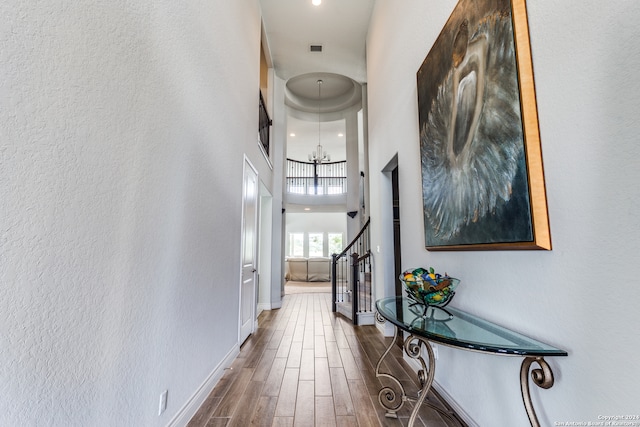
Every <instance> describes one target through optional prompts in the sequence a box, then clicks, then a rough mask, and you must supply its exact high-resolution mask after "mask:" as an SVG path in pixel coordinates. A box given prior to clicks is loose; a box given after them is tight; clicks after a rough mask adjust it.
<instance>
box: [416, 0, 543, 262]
mask: <svg viewBox="0 0 640 427" xmlns="http://www.w3.org/2000/svg"><path fill="white" fill-rule="evenodd" d="M417 84H418V111H419V121H420V154H421V155H420V157H421V168H422V189H423V209H424V225H425V246H426V248H427V249H428V250H510V249H541V250H551V233H550V227H549V218H548V209H547V198H546V190H545V180H544V168H543V163H542V149H541V143H540V131H539V127H538V113H537V105H536V95H535V84H534V78H533V64H532V59H531V48H530V40H529V28H528V22H527V11H526V3H525V0H511V1H509V0H460V1H459V2H458V4H457V5H456V7H455V9H454V10H453V12H452V14H451V16H450V17H449V19H448V21H447V23H446V24H445V26H444V28H443V30H442V32H441V33H440V35H439V36H438V38H437V39H436V42H435V43H434V45H433V47H432V48H431V50H430V52H429V54H428V55H427V57H426V58H425V60H424V62H423V63H422V65H421V67H420V69H419V70H418V72H417Z"/></svg>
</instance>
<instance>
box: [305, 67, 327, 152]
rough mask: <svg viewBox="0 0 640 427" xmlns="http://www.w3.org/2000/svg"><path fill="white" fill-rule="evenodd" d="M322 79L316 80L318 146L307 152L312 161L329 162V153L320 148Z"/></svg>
mask: <svg viewBox="0 0 640 427" xmlns="http://www.w3.org/2000/svg"><path fill="white" fill-rule="evenodd" d="M321 88H322V80H320V79H319V80H318V146H317V147H316V150H315V151H314V152H312V153H311V154H309V161H310V162H313V163H322V162H323V161H324V162H330V161H331V155H329V154H327V152H326V151H324V150H323V149H322V144H321V143H320V104H321V101H322V91H321Z"/></svg>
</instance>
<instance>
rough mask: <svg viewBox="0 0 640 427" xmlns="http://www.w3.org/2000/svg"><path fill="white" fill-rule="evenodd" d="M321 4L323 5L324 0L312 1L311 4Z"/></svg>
mask: <svg viewBox="0 0 640 427" xmlns="http://www.w3.org/2000/svg"><path fill="white" fill-rule="evenodd" d="M320 3H322V0H311V4H313V5H314V6H320Z"/></svg>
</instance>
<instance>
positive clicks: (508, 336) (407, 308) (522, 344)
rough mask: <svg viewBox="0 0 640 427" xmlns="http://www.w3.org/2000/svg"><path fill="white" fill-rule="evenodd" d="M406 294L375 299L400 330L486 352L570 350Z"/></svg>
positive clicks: (551, 353) (552, 353)
mask: <svg viewBox="0 0 640 427" xmlns="http://www.w3.org/2000/svg"><path fill="white" fill-rule="evenodd" d="M425 308H426V306H425V305H423V304H419V303H416V302H414V301H412V300H410V299H408V298H406V297H389V298H383V299H380V300H378V301H376V309H377V310H378V313H380V315H381V316H382V317H384V318H385V319H386V320H388V321H389V322H391V323H393V324H394V325H396V326H398V327H399V328H400V329H402V330H405V331H407V332H411V333H412V334H414V335H419V336H421V337H424V338H426V339H428V340H430V341H435V342H438V343H441V344H445V345H449V346H452V347H458V348H463V349H467V350H475V351H481V352H486V353H497V354H503V355H518V356H566V355H567V352H566V351H564V350H560V349H558V348H555V347H553V346H550V345H548V344H545V343H543V342H540V341H537V340H534V339H532V338H529V337H527V336H525V335H522V334H519V333H517V332H513V331H510V330H509V329H507V328H504V327H502V326H499V325H496V324H494V323H491V322H488V321H486V320H484V319H481V318H479V317H476V316H473V315H471V314H469V313H466V312H464V311H462V310H460V309H456V308H453V307H448V306H447V307H446V308H444V309H441V308H438V307H429V308H427V309H426V311H425Z"/></svg>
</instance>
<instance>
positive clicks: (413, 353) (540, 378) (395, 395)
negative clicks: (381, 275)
mask: <svg viewBox="0 0 640 427" xmlns="http://www.w3.org/2000/svg"><path fill="white" fill-rule="evenodd" d="M376 321H377V322H379V323H384V322H385V321H386V320H385V318H384V317H382V316H381V315H380V313H378V312H376ZM400 331H401V328H399V327H398V326H395V327H394V334H393V340H392V341H391V343H390V344H389V346H388V347H387V349H386V351H385V352H384V353H383V354H382V356H380V359H379V360H378V363H377V365H376V377H377V378H387V379H389V380H391V382H392V383H393V384H394V386H395V388H394V387H392V386H384V387H383V388H382V389H381V390H380V392H379V393H378V402H379V403H380V405H381V406H382V407H383V408H385V410H386V414H385V416H386V417H388V418H398V412H399V411H400V409H401V408H402V407H403V406H404V404H405V402H407V401H411V402H415V405H414V408H413V410H412V411H411V416H410V418H409V423H408V427H413V425H414V423H415V420H416V418H417V416H418V411H419V410H420V406H422V405H423V404H424V405H426V406H429V407H430V408H432V409H435V410H436V411H438V413H440V414H441V415H444V416H445V417H447V418H448V419H450V420H452V421H454V422H458V420H457V419H456V418H454V417H453V416H452V414H451V413H449V412H447V411H444V410H442V409H441V408H439V407H437V406H435V405H432V404H431V403H429V402H425V399H426V398H427V394H428V393H429V390H430V389H431V385H432V384H433V380H434V376H435V367H436V364H435V357H434V354H433V349H432V348H431V344H430V343H429V340H427V339H426V338H424V337H421V336H417V335H413V334H411V333H410V332H409V335H408V336H407V338H406V339H405V340H404V344H403V349H404V352H405V353H406V354H407V356H409V357H410V358H412V359H414V360H417V361H419V362H420V365H421V369H420V370H418V373H417V375H418V381H419V382H420V385H421V387H422V388H421V389H420V390H419V391H418V394H417V396H416V397H415V398H414V397H409V396H408V395H407V393H406V390H405V388H404V386H403V385H402V383H401V382H400V380H398V379H397V378H396V377H395V376H393V375H392V374H389V373H384V372H381V371H380V367H381V366H382V362H383V361H384V359H385V358H386V357H387V355H388V354H389V352H390V351H391V349H392V348H393V346H394V345H395V343H396V340H397V339H398V333H399V332H400ZM423 348H424V349H426V351H427V358H428V362H429V363H428V365H427V363H426V362H425V360H424V358H423V357H422V349H423ZM534 363H535V364H537V365H538V366H539V368H534V369H531V366H532V364H534ZM529 372H531V375H529ZM530 380H533V383H534V384H535V385H537V386H538V387H541V388H544V389H548V388H551V387H552V386H553V382H554V378H553V371H552V370H551V367H550V366H549V364H548V363H547V361H546V360H544V357H542V356H526V357H525V358H524V360H523V361H522V365H521V367H520V389H521V392H522V401H523V403H524V407H525V410H526V412H527V416H528V417H529V422H530V423H531V426H532V427H540V423H539V421H538V417H537V416H536V412H535V409H534V408H533V402H532V400H531V393H530V391H529V382H530Z"/></svg>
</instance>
